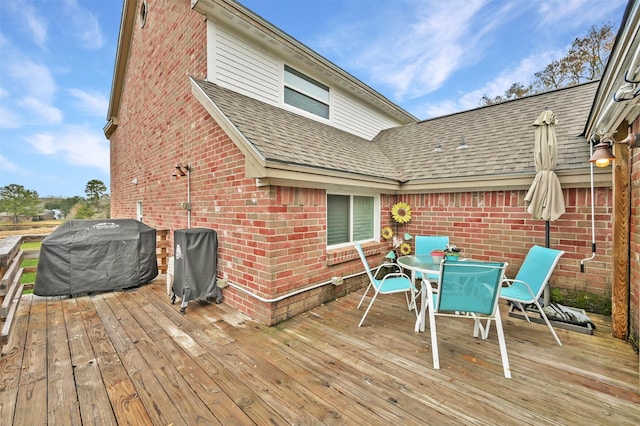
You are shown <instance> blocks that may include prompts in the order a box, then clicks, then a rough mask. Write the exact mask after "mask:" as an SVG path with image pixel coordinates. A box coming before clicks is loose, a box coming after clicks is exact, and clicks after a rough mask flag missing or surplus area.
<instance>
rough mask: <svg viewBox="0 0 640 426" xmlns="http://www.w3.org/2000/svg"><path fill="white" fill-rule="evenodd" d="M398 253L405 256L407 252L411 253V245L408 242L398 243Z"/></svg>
mask: <svg viewBox="0 0 640 426" xmlns="http://www.w3.org/2000/svg"><path fill="white" fill-rule="evenodd" d="M400 253H401V254H402V255H403V256H406V255H408V254H411V245H410V244H409V243H402V244H401V245H400Z"/></svg>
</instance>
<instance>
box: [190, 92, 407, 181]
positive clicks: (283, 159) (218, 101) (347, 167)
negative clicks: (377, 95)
mask: <svg viewBox="0 0 640 426" xmlns="http://www.w3.org/2000/svg"><path fill="white" fill-rule="evenodd" d="M193 81H194V82H195V83H196V84H197V85H198V86H199V87H200V88H201V89H202V91H203V92H204V93H205V94H206V95H207V96H208V97H209V99H210V100H211V101H212V102H213V103H214V104H215V105H216V106H217V107H218V108H219V109H220V110H221V111H222V113H223V114H224V115H225V116H226V117H227V118H228V119H229V121H231V122H232V123H233V125H234V126H235V127H236V128H237V129H238V130H239V131H240V132H241V133H242V135H244V137H245V138H246V140H247V141H248V142H249V143H251V145H252V146H253V147H254V149H255V150H256V151H258V152H259V153H260V155H261V156H262V157H263V159H264V161H265V162H277V163H284V164H290V165H296V166H306V167H314V168H320V169H325V170H334V171H337V172H345V171H347V172H349V173H355V174H361V175H365V176H371V177H380V178H385V179H390V180H394V181H398V180H400V179H401V175H400V171H399V170H398V169H397V168H396V167H395V165H393V164H391V163H389V162H387V161H381V162H380V163H378V161H377V159H380V158H382V159H384V158H385V155H384V153H383V152H382V151H381V150H380V148H379V147H378V146H377V145H376V144H374V143H373V142H372V141H370V140H367V139H364V138H361V137H359V136H356V135H353V134H351V133H349V132H345V131H343V130H340V129H337V128H335V127H332V126H329V125H327V124H324V123H320V122H318V121H316V120H312V119H309V118H306V117H303V116H301V115H298V114H294V113H292V112H290V111H287V110H285V109H282V108H278V107H275V106H273V105H269V104H267V103H264V102H261V101H258V100H256V99H253V98H250V97H247V96H244V95H241V94H238V93H236V92H234V91H232V90H229V89H225V88H223V87H220V86H218V85H216V84H214V83H209V82H207V81H204V80H196V79H193ZM374 165H375V167H372V166H374Z"/></svg>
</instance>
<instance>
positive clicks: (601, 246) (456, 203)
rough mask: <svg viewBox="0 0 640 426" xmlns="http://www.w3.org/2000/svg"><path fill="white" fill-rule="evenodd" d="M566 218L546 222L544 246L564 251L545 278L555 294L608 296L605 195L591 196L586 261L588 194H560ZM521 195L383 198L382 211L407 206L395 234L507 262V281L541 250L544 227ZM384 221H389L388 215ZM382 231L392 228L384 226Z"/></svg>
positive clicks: (607, 195)
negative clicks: (406, 217) (432, 239)
mask: <svg viewBox="0 0 640 426" xmlns="http://www.w3.org/2000/svg"><path fill="white" fill-rule="evenodd" d="M563 193H564V200H565V205H566V213H565V214H564V215H562V216H561V217H560V218H559V219H558V220H556V221H553V222H550V224H549V225H550V226H549V236H550V240H549V243H550V244H549V246H550V247H552V248H556V249H560V250H564V251H565V252H566V253H565V254H564V255H563V257H562V258H561V259H560V262H559V263H558V266H557V268H556V270H555V271H554V273H553V275H552V277H551V280H550V282H551V284H552V285H554V286H557V287H558V288H565V289H570V290H581V291H588V292H591V293H595V294H599V295H601V296H610V295H611V265H610V259H611V211H612V209H611V207H610V206H611V196H612V194H611V189H610V188H597V189H596V191H595V199H596V205H595V229H596V234H595V235H596V247H597V250H596V256H595V258H594V260H592V261H589V262H585V272H584V273H582V272H580V261H581V260H582V259H585V258H587V257H591V254H592V248H591V241H592V236H591V194H590V189H588V188H585V189H576V188H569V189H567V188H564V189H563ZM525 194H526V191H498V192H463V193H451V194H415V195H409V196H389V197H386V199H385V200H383V209H385V208H386V211H390V209H391V206H392V205H393V204H394V203H395V202H397V201H405V202H407V203H408V204H409V205H410V206H411V209H412V212H413V218H412V220H411V222H409V224H406V225H403V226H402V227H401V228H399V230H400V231H401V232H405V231H406V232H409V233H410V234H412V235H448V236H449V240H450V242H451V243H453V244H455V245H457V246H458V247H460V248H462V250H463V254H464V255H465V256H468V257H472V258H474V259H479V260H501V261H506V262H509V267H508V270H507V272H508V275H509V276H513V275H515V273H516V272H517V271H518V269H519V267H520V265H521V264H522V261H523V260H524V256H525V255H526V254H527V252H528V250H529V248H530V247H531V246H532V245H534V244H538V245H541V246H544V245H545V221H543V220H533V219H531V215H530V214H529V213H527V211H526V208H525V204H524V196H525ZM389 217H390V215H389ZM387 225H390V226H392V227H393V226H394V225H393V223H392V221H391V220H389V222H388V223H387Z"/></svg>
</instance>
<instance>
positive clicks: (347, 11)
mask: <svg viewBox="0 0 640 426" xmlns="http://www.w3.org/2000/svg"><path fill="white" fill-rule="evenodd" d="M175 1H182V2H183V3H185V4H186V5H188V4H189V1H188V0H175ZM153 2H154V0H147V3H148V4H149V7H150V8H152V7H153ZM122 3H123V2H122V1H121V0H1V1H0V187H3V186H6V185H9V184H18V185H22V186H23V187H24V188H25V189H29V190H34V191H36V192H37V193H38V194H39V195H40V196H41V197H47V196H61V197H72V196H76V195H79V196H82V197H84V196H85V195H86V194H85V191H84V190H85V186H86V184H87V182H89V181H90V180H92V179H98V180H101V181H102V182H104V183H105V185H106V186H107V193H109V141H108V140H107V139H106V138H105V136H104V132H103V127H104V126H105V124H106V121H107V110H108V104H109V96H110V92H111V83H112V78H113V69H114V63H115V54H116V48H117V40H118V33H119V28H120V16H121V13H122ZM240 3H242V4H243V5H244V6H246V7H248V8H249V9H251V10H253V11H254V12H255V13H257V14H258V15H260V16H262V17H263V18H264V19H266V20H267V21H269V22H271V23H272V24H273V25H275V26H276V27H278V28H280V29H281V30H282V31H284V32H286V33H287V34H289V35H290V36H292V37H294V38H295V39H297V40H298V41H300V42H302V43H303V44H305V45H306V46H307V47H309V48H311V49H313V50H315V51H316V52H318V53H319V54H321V55H322V56H324V57H325V58H327V59H329V60H330V61H331V62H333V63H334V64H336V65H337V66H339V67H341V68H342V69H344V70H345V71H347V72H348V73H350V74H351V75H353V76H355V77H356V78H358V79H359V80H361V81H363V82H365V83H366V84H368V85H369V86H371V87H372V88H373V89H375V90H376V91H378V92H379V93H381V94H382V95H384V96H386V97H387V98H388V99H390V100H391V101H393V102H395V103H396V104H398V105H400V106H401V107H402V108H404V109H405V110H407V111H408V112H410V113H412V114H413V115H414V116H416V117H418V118H419V119H426V118H430V117H436V116H441V115H446V114H450V113H453V112H458V111H464V110H468V109H473V108H476V107H478V105H479V101H480V99H481V98H482V96H483V95H488V96H490V97H494V96H497V95H502V94H504V92H505V91H506V90H507V89H508V88H509V87H510V86H511V85H512V84H513V83H515V82H520V83H523V84H528V83H530V82H531V81H532V80H533V75H534V73H535V72H537V71H541V70H542V69H543V68H544V67H545V66H546V65H547V64H549V63H550V62H552V61H553V60H555V59H559V58H561V57H563V56H564V55H565V54H566V52H567V49H568V48H569V46H570V45H571V42H572V41H573V40H574V39H575V38H578V37H584V36H585V35H586V34H587V32H588V29H589V28H590V27H591V26H592V25H597V26H600V25H603V24H609V25H611V26H612V27H613V30H614V32H615V31H617V29H618V27H619V26H620V23H621V20H622V16H623V13H624V9H625V7H626V3H627V2H626V0H393V1H389V0H241V1H240Z"/></svg>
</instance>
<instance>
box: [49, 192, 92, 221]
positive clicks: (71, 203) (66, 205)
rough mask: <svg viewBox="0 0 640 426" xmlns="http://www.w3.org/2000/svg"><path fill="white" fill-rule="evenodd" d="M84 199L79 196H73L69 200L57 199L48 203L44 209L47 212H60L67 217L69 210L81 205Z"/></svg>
mask: <svg viewBox="0 0 640 426" xmlns="http://www.w3.org/2000/svg"><path fill="white" fill-rule="evenodd" d="M83 200H84V198H82V197H80V196H79V195H75V196H73V197H69V198H59V199H56V200H52V201H49V202H48V203H46V204H45V205H44V208H45V209H47V210H60V211H61V212H62V213H63V214H64V215H65V216H68V215H69V213H71V209H73V208H74V207H75V206H76V204H78V203H81V202H82V201H83Z"/></svg>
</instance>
